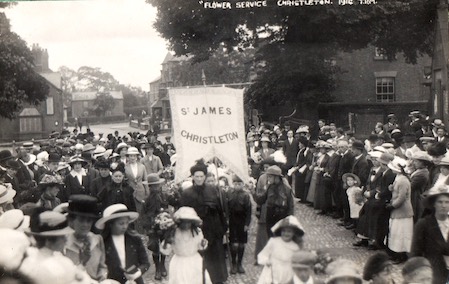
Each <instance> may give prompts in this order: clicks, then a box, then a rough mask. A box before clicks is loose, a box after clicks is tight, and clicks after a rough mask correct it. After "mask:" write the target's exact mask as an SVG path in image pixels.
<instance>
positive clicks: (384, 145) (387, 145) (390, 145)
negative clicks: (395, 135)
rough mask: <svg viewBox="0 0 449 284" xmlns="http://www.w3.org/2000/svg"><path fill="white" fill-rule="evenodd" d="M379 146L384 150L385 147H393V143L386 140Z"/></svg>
mask: <svg viewBox="0 0 449 284" xmlns="http://www.w3.org/2000/svg"><path fill="white" fill-rule="evenodd" d="M381 147H383V148H384V149H385V151H386V150H387V149H391V148H394V144H393V143H389V142H387V143H383V144H382V145H381Z"/></svg>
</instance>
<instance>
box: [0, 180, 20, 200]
mask: <svg viewBox="0 0 449 284" xmlns="http://www.w3.org/2000/svg"><path fill="white" fill-rule="evenodd" d="M16 193H17V192H16V191H15V190H14V189H11V188H7V187H6V186H4V185H3V184H0V204H2V203H5V202H7V201H10V200H12V199H13V198H14V196H16Z"/></svg>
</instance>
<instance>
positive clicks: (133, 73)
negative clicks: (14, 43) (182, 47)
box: [5, 0, 168, 91]
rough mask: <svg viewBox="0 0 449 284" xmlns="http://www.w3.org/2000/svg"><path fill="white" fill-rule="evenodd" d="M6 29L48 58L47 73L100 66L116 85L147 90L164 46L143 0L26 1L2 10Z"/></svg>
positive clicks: (153, 16) (157, 70)
mask: <svg viewBox="0 0 449 284" xmlns="http://www.w3.org/2000/svg"><path fill="white" fill-rule="evenodd" d="M5 13H6V16H7V17H8V18H9V19H10V23H11V29H12V31H14V32H15V33H17V34H18V35H19V36H20V37H21V38H22V39H23V40H25V41H26V42H27V44H28V45H29V46H30V47H31V45H32V44H33V43H38V44H39V45H40V46H41V47H42V48H46V49H47V51H48V54H49V65H50V69H52V70H53V71H57V69H58V68H59V67H60V66H62V65H65V66H67V67H69V68H71V69H74V70H77V69H78V68H79V67H81V66H90V67H100V68H101V70H102V71H104V72H109V73H111V74H112V75H113V76H114V77H115V78H116V79H117V80H118V81H119V82H120V83H122V84H131V85H133V86H137V87H141V88H142V89H143V90H144V91H148V90H149V82H151V81H153V80H154V79H155V78H157V77H158V76H159V75H160V70H161V63H162V61H163V60H164V57H165V55H166V54H167V52H168V50H167V44H166V42H165V40H164V39H162V38H161V37H160V35H159V34H158V32H157V31H156V30H155V29H154V28H153V23H154V21H155V19H156V9H155V8H154V7H153V6H151V5H150V4H147V3H145V0H131V1H130V0H89V1H27V2H19V3H18V4H17V5H15V6H12V7H11V8H7V9H6V10H5Z"/></svg>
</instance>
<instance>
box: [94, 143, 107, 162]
mask: <svg viewBox="0 0 449 284" xmlns="http://www.w3.org/2000/svg"><path fill="white" fill-rule="evenodd" d="M105 153H106V148H105V147H103V146H100V145H98V146H97V147H96V148H95V150H94V152H93V156H94V158H95V159H96V158H98V157H101V156H103V155H104V154H105Z"/></svg>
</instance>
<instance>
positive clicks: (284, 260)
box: [257, 215, 304, 284]
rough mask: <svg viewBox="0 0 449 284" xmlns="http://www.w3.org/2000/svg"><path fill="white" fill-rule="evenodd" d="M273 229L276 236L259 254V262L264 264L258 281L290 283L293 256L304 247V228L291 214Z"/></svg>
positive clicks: (263, 282)
mask: <svg viewBox="0 0 449 284" xmlns="http://www.w3.org/2000/svg"><path fill="white" fill-rule="evenodd" d="M271 231H272V232H273V233H274V235H275V236H274V237H272V238H270V240H269V241H268V243H267V245H266V246H265V247H264V249H263V250H262V251H261V252H260V253H259V254H258V256H257V262H258V263H259V264H261V265H264V268H263V270H262V273H261V274H260V278H259V281H258V282H257V283H258V284H271V283H288V282H289V281H290V280H291V279H292V278H293V269H292V263H291V262H292V256H293V254H294V253H295V252H298V251H299V250H300V249H301V247H302V236H303V235H304V229H303V228H302V226H301V224H300V223H299V221H298V219H296V217H294V216H292V215H290V216H287V217H286V218H284V219H282V220H280V221H279V222H277V223H276V224H275V225H274V226H273V227H272V228H271Z"/></svg>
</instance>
